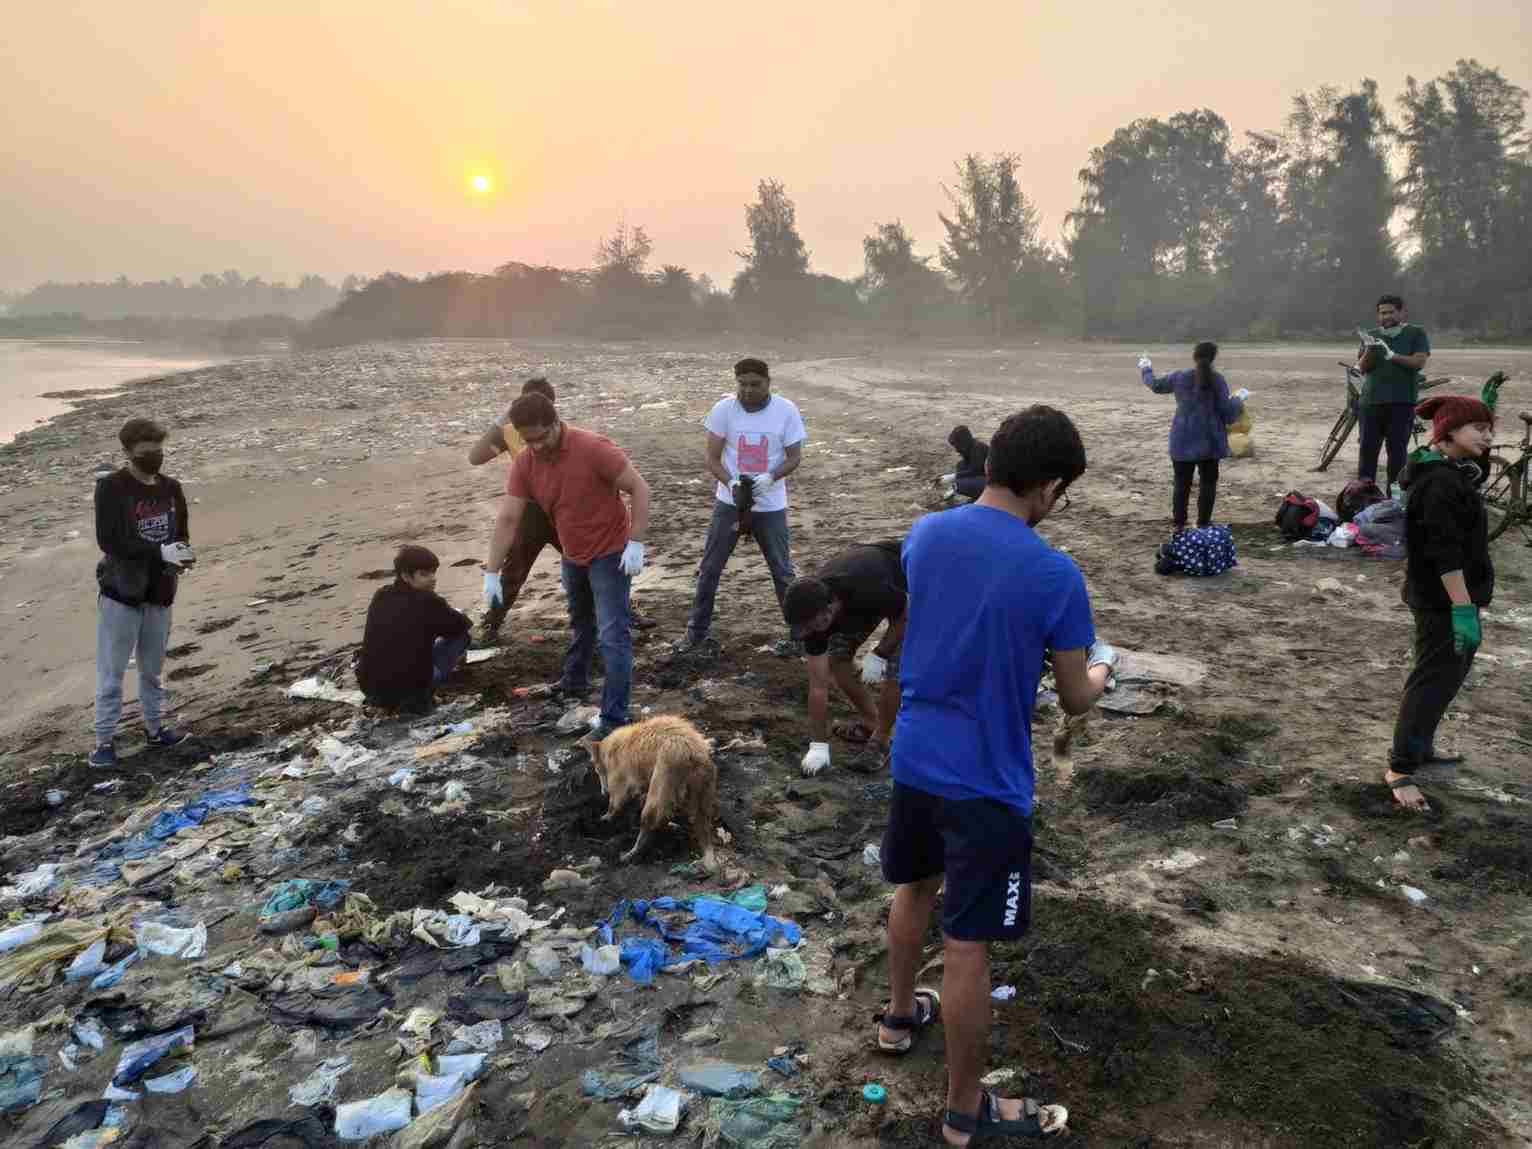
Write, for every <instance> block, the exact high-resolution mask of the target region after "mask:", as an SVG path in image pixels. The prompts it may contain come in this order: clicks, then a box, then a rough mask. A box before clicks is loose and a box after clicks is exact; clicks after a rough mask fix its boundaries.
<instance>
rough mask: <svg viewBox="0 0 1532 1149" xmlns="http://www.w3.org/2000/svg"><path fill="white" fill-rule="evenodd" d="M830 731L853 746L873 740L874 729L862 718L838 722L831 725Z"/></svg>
mask: <svg viewBox="0 0 1532 1149" xmlns="http://www.w3.org/2000/svg"><path fill="white" fill-rule="evenodd" d="M830 733H831V734H833V735H835V737H837V738H839V739H841V740H842V741H844V742H850V743H851V744H852V745H853V746H860V745H861V744H862V743H863V742H870V741H872V729H871V728H870V727H869V726H868V725H867V723H865V722H862V721H861V720H860V719H859V720H857V721H856V722H837V723H836V724H835V725H834V726H832V727H830Z"/></svg>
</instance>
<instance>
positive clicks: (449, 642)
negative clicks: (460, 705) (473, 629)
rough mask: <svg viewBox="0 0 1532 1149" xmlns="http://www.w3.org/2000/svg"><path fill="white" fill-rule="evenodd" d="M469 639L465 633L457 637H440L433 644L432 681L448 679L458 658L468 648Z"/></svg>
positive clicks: (438, 684) (437, 681)
mask: <svg viewBox="0 0 1532 1149" xmlns="http://www.w3.org/2000/svg"><path fill="white" fill-rule="evenodd" d="M468 640H469V635H468V634H466V633H464V634H461V635H459V636H458V637H457V638H438V639H437V640H436V641H435V642H433V643H432V644H431V681H432V682H433V683H434V684H435V685H437V686H440V685H441V684H442V683H444V682H446V681H447V676H448V675H449V674H451V673H452V668H453V667H454V666H456V665H457V663H458V659H460V658H462V657H463V654H464V652H465V651H467V650H468Z"/></svg>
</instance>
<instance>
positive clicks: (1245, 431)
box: [1229, 403, 1255, 435]
mask: <svg viewBox="0 0 1532 1149" xmlns="http://www.w3.org/2000/svg"><path fill="white" fill-rule="evenodd" d="M1254 426H1255V424H1254V423H1252V422H1251V421H1250V404H1249V403H1246V404H1245V406H1244V407H1243V409H1241V411H1240V413H1239V418H1238V419H1236V420H1234V422H1232V423H1230V424H1229V434H1231V435H1249V434H1250V430H1251V428H1252V427H1254Z"/></svg>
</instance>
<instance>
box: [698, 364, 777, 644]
mask: <svg viewBox="0 0 1532 1149" xmlns="http://www.w3.org/2000/svg"><path fill="white" fill-rule="evenodd" d="M734 381H735V385H736V391H735V394H733V395H732V396H730V397H728V398H726V399H720V400H719V401H718V402H717V403H715V404H713V409H712V410H711V411H709V412H708V416H707V418H706V419H705V420H703V424H702V425H703V426H704V427H706V428H707V470H708V474H710V475H712V476H713V478H715V479H717V480H718V487H717V490H716V492H715V501H714V503H713V521H712V523H711V525H710V526H709V527H708V533H707V546H706V548H705V549H704V550H703V554H702V566H701V568H700V569H699V570H698V572H697V597H696V598H695V599H694V600H693V602H692V614H691V619H690V621H689V622H688V624H687V627H686V637H685V638H684V639H682V640H681V641H680V642H678V643H677V644H676V650H677V652H678V653H701V652H705V651H709V650H711V649H712V644H711V643H710V640H709V638H708V629H709V628H710V627H711V626H712V623H713V598H714V596H715V595H716V594H717V593H718V580H719V579H720V578H721V577H722V576H723V568H724V567H725V566H726V565H727V564H728V561H729V556H730V555H731V554H733V553H734V544H735V543H736V542H738V541H739V512H738V511H737V510H736V509H735V506H734V492H733V490H732V488H733V485H734V481H735V480H736V479H737V478H739V477H740V476H749V477H750V481H751V482H752V483H753V484H754V487H755V492H754V501H753V503H752V505H751V507H750V512H751V513H750V525H749V529H750V533H751V534H753V535H754V536H755V541H756V543H757V544H758V545H759V546H760V548H761V555H762V556H763V557H764V558H765V559H766V565H767V567H769V568H770V570H771V581H772V582H773V583H775V584H776V591H777V606H778V608H779V609H780V608H781V605H782V596H783V595H784V594H785V593H786V592H787V584H788V583H790V582H792V581H793V579H794V578H795V577H796V576H795V574H794V571H793V559H792V546H791V536H790V534H789V532H788V529H787V483H786V482H785V481H784V480H785V479H786V478H787V476H788V475H790V474H792V473H793V472H794V471H796V470H797V469H798V464H799V462H801V461H802V458H803V443H804V440H805V439H806V438H807V436H806V435H805V433H804V430H803V417H802V416H801V415H799V414H798V408H797V407H796V406H795V405H794V404H793V403H792V401H791V400H788V399H784V398H782V397H781V396H780V395H773V394H772V393H771V374H770V372H769V371H768V370H767V368H766V364H765V363H764V362H763V361H761V360H759V359H741V360H740V361H739V362H738V363H736V364H735V365H734ZM778 645H779V647H781V649H782V652H783V653H787V652H789V650H790V649H791V648H792V646H793V641H792V636H791V635H788V637H786V638H784V639H783V640H782V642H781V643H779V644H778Z"/></svg>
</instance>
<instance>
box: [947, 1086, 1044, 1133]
mask: <svg viewBox="0 0 1532 1149" xmlns="http://www.w3.org/2000/svg"><path fill="white" fill-rule="evenodd" d="M942 1121H943V1123H944V1124H945V1125H946V1126H947V1128H948V1129H951V1130H952V1131H953V1132H955V1133H967V1134H968V1143H969V1144H970V1145H972V1144H973V1143H974V1142H975V1141H983V1140H985V1139H986V1138H990V1137H1053V1136H1056V1135H1057V1134H1059V1133H1062V1132H1064V1128H1065V1126H1067V1125H1068V1124H1069V1110H1067V1109H1065V1108H1064V1107H1063V1106H1062V1105H1043V1104H1041V1103H1040V1102H1037V1101H1033V1100H1032V1098H1030V1097H1023V1098H1022V1099H1021V1116H1020V1117H1019V1118H1017V1119H1016V1120H1014V1121H1007V1120H1005V1119H1004V1118H1003V1117H1001V1116H1000V1102H999V1099H998V1098H996V1097H995V1095H994V1094H993V1093H991V1092H989V1091H988V1090H986V1091H985V1092H983V1093H981V1094H979V1112H978V1113H977V1114H974V1113H959V1112H957V1110H955V1109H949V1110H947V1114H946V1116H945V1117H943V1118H942Z"/></svg>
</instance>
